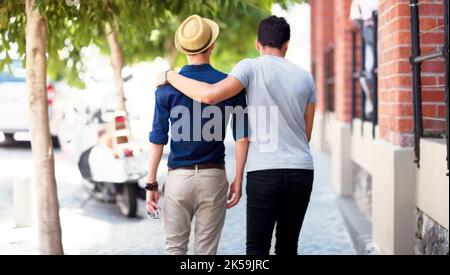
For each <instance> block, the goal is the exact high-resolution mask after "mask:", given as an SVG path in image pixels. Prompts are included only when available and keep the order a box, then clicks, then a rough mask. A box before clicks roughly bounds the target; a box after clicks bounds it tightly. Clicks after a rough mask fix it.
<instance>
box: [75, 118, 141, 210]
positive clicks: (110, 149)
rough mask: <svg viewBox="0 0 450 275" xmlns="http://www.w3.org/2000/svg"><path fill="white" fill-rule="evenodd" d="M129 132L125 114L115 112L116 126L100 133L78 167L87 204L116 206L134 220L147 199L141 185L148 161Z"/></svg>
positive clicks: (84, 153) (111, 125)
mask: <svg viewBox="0 0 450 275" xmlns="http://www.w3.org/2000/svg"><path fill="white" fill-rule="evenodd" d="M128 129H129V127H128V120H127V116H126V113H125V112H117V113H115V115H114V121H113V123H110V124H109V125H108V124H107V126H106V127H104V128H103V129H102V128H100V130H99V131H98V137H99V138H98V142H97V143H96V144H95V145H94V146H90V147H88V148H87V149H86V150H85V151H83V152H82V153H81V155H80V157H79V161H78V168H79V170H80V173H81V176H82V177H83V179H84V185H85V187H87V188H88V191H89V194H90V196H89V199H88V200H87V201H86V203H87V202H88V201H89V200H90V199H91V198H95V199H97V200H99V201H102V202H107V203H115V204H117V206H118V207H119V209H120V212H121V213H122V215H124V216H126V217H135V216H136V213H137V206H138V203H137V200H138V198H142V197H144V198H145V191H144V189H142V188H141V187H140V186H139V184H138V182H139V180H140V179H142V178H143V177H144V176H145V175H146V167H145V163H146V158H145V154H144V152H143V149H142V148H141V147H140V146H139V145H138V144H136V143H134V142H133V141H132V138H131V134H130V131H129V130H128Z"/></svg>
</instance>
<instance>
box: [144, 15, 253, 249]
mask: <svg viewBox="0 0 450 275" xmlns="http://www.w3.org/2000/svg"><path fill="white" fill-rule="evenodd" d="M218 36H219V26H218V25H217V24H216V23H215V22H214V21H212V20H209V19H206V18H201V17H200V16H198V15H192V16H190V17H189V18H187V19H186V20H185V21H184V22H183V23H182V24H181V25H180V27H179V28H178V30H177V31H176V33H175V46H176V48H177V49H178V51H180V52H181V53H183V54H185V55H186V56H187V60H188V65H186V66H184V67H183V68H182V69H181V71H180V74H181V75H183V76H185V77H188V78H191V79H195V80H200V81H205V82H207V83H216V82H218V81H220V80H223V79H225V78H226V74H224V73H222V72H219V71H217V70H215V69H214V68H213V67H212V66H211V65H210V64H209V63H210V57H211V53H212V51H213V49H214V45H215V44H214V43H215V42H216V40H217V38H218ZM155 100H156V104H155V112H154V119H153V127H152V131H151V132H150V137H149V140H150V142H151V147H150V163H149V173H148V178H147V185H146V189H147V210H148V212H149V213H150V214H155V213H157V211H158V208H159V207H158V200H159V191H158V183H157V181H156V178H157V177H156V176H157V168H158V165H159V162H160V160H161V156H162V153H163V146H164V145H165V144H167V142H168V139H169V136H168V132H169V121H170V124H171V127H170V130H171V143H170V149H171V151H170V155H169V158H168V164H167V165H168V167H169V172H168V175H167V178H166V182H165V184H164V187H163V188H162V191H163V195H164V199H165V200H164V215H163V216H164V217H163V218H164V229H165V233H166V251H167V253H168V254H178V255H179V254H186V252H187V248H188V242H189V236H190V231H191V222H192V220H193V217H194V216H195V245H194V249H195V251H194V252H195V254H208V255H209V254H216V252H217V246H218V243H219V239H220V234H221V232H222V228H223V225H224V219H225V212H226V209H227V207H228V208H231V207H233V206H235V205H236V204H237V203H238V202H239V199H240V197H241V186H242V177H243V171H244V165H245V159H246V157H247V146H248V142H245V140H246V137H247V129H246V125H245V115H244V113H243V109H244V108H245V107H246V99H245V93H244V92H241V93H237V94H236V95H235V96H233V97H231V98H230V99H227V100H225V101H223V102H220V103H218V104H216V105H215V106H208V105H206V104H201V103H199V102H196V101H193V100H192V99H190V98H188V97H187V96H185V95H183V94H182V93H181V92H179V91H178V90H176V89H175V88H174V87H172V86H170V85H164V86H161V87H159V88H158V89H157V90H156V94H155ZM236 107H240V108H236ZM230 108H231V109H233V111H231V112H229V113H228V114H227V110H230ZM235 110H238V111H239V110H241V112H237V111H235ZM230 113H232V114H233V122H234V123H233V137H234V139H235V140H236V150H235V151H236V176H235V179H234V180H233V182H232V184H231V186H230V192H229V195H228V199H229V201H228V204H227V190H228V181H227V178H226V173H225V165H224V164H225V161H224V157H225V147H224V143H223V139H224V138H225V132H226V125H227V122H228V116H229V115H230ZM211 115H213V117H212V118H211ZM209 118H211V119H209ZM211 123H213V124H214V127H213V128H208V127H209V126H210V125H211ZM205 129H206V130H205Z"/></svg>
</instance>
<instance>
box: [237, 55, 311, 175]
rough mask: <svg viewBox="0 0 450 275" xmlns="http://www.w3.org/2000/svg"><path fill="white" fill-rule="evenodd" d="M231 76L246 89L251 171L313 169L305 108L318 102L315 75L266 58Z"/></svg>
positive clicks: (244, 64)
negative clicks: (313, 76)
mask: <svg viewBox="0 0 450 275" xmlns="http://www.w3.org/2000/svg"><path fill="white" fill-rule="evenodd" d="M230 76H233V77H235V78H237V79H238V80H239V81H240V82H241V83H242V85H243V86H245V88H246V90H247V96H248V108H249V112H248V116H249V126H250V136H249V139H250V145H249V152H248V156H247V172H251V171H258V170H267V169H310V170H312V169H314V165H313V158H312V155H311V151H310V149H309V142H308V139H307V136H306V127H305V118H304V114H305V111H306V106H307V105H308V104H310V103H315V102H316V96H315V86H314V81H313V78H312V76H311V74H310V73H308V72H307V71H305V70H303V69H301V68H300V67H299V66H297V65H295V64H294V63H292V62H290V61H289V60H287V59H285V58H281V57H277V56H272V55H263V56H261V57H258V58H254V59H244V60H242V61H240V62H239V63H238V64H237V65H236V66H235V67H234V68H233V70H232V71H231V73H230Z"/></svg>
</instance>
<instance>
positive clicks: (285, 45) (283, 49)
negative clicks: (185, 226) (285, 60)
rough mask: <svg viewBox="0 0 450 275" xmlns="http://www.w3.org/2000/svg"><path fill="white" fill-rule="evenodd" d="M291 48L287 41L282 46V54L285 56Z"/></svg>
mask: <svg viewBox="0 0 450 275" xmlns="http://www.w3.org/2000/svg"><path fill="white" fill-rule="evenodd" d="M288 48H289V41H286V42H284V43H283V45H281V52H282V53H283V54H284V55H285V54H286V52H287V50H288Z"/></svg>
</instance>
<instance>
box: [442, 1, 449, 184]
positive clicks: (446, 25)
mask: <svg viewBox="0 0 450 275" xmlns="http://www.w3.org/2000/svg"><path fill="white" fill-rule="evenodd" d="M448 1H449V0H444V6H445V13H444V33H445V45H444V51H443V52H444V61H445V75H444V78H445V105H446V109H445V112H446V118H447V176H448V173H449V157H450V146H449V125H448V124H449V122H450V119H449V113H450V110H449V105H450V95H449V79H448V78H449V76H448V75H449V74H450V68H449V60H448V58H449V38H448V36H449V35H450V32H449V25H448V17H449V10H448V9H449V8H450V6H449V4H448Z"/></svg>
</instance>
